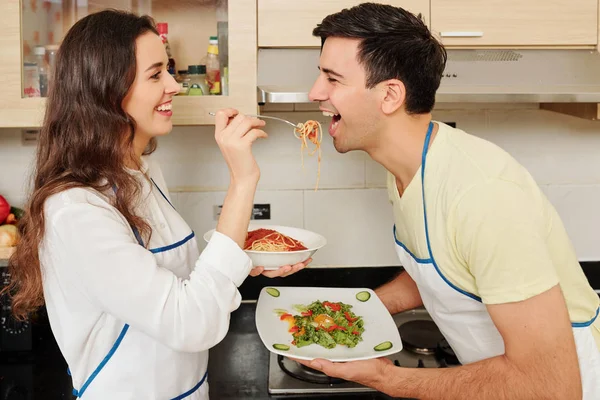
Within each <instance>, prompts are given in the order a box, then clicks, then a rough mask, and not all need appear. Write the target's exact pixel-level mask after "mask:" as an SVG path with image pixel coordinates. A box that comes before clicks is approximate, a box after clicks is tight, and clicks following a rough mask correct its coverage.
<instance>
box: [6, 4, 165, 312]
mask: <svg viewBox="0 0 600 400" xmlns="http://www.w3.org/2000/svg"><path fill="white" fill-rule="evenodd" d="M146 32H153V33H155V34H157V35H158V32H157V31H156V28H155V25H154V21H153V20H152V19H151V18H150V17H148V16H142V17H140V16H137V15H135V14H131V13H128V12H122V11H116V10H105V11H101V12H98V13H94V14H91V15H89V16H86V17H85V18H83V19H81V20H79V21H78V22H77V23H75V25H73V27H72V28H71V29H70V30H69V32H68V33H67V35H66V36H65V38H64V40H63V42H62V44H61V45H60V48H59V50H58V54H57V58H56V66H55V68H54V71H53V79H52V81H51V87H50V90H49V96H48V102H47V107H46V114H45V117H44V124H43V127H42V129H41V132H40V136H39V145H38V149H37V157H36V164H35V170H34V172H33V176H34V179H33V191H32V194H31V196H30V198H29V200H28V203H27V204H26V206H25V215H24V217H23V218H22V219H21V220H20V221H19V224H18V227H19V232H20V241H19V243H18V245H17V248H16V252H15V254H13V256H12V257H11V259H10V261H9V272H10V275H11V282H10V285H9V286H8V287H7V288H5V290H4V291H6V292H7V293H8V294H9V295H10V296H11V297H12V308H13V313H14V315H15V316H16V317H17V318H21V319H22V318H25V317H26V316H27V315H28V314H29V313H31V312H33V311H35V310H36V309H37V308H38V307H40V306H41V305H43V304H44V294H43V289H42V268H41V266H40V257H39V248H40V245H41V243H42V240H43V237H44V233H45V220H44V203H45V201H46V199H48V197H50V196H52V195H54V194H56V193H59V192H62V191H64V190H67V189H71V188H75V187H88V188H92V189H95V190H97V191H99V192H103V193H109V191H110V193H115V192H114V191H112V188H115V187H117V188H118V190H117V191H116V193H115V195H114V196H111V198H112V199H113V200H112V201H113V205H114V206H115V207H116V208H117V209H118V210H119V211H120V212H121V213H122V214H123V216H124V217H125V218H126V219H127V221H128V222H129V223H130V224H131V225H132V226H134V227H136V228H137V229H138V231H139V232H140V234H141V235H142V237H143V238H146V240H145V241H144V242H145V243H147V242H148V240H147V239H148V238H149V237H150V235H151V229H150V226H149V225H148V224H147V223H146V222H145V221H144V220H143V219H142V218H141V217H139V216H138V215H136V214H135V213H134V210H133V206H134V203H135V199H136V198H137V196H138V195H139V193H140V189H141V188H140V183H139V182H138V181H137V180H136V179H135V178H134V177H133V176H132V175H131V174H130V173H128V172H127V169H126V163H127V162H128V161H130V160H134V162H135V160H136V159H135V157H133V137H134V132H135V126H136V125H135V121H134V120H133V118H132V117H131V116H130V115H128V114H127V113H126V112H125V111H124V110H123V106H122V103H123V99H124V98H125V96H126V94H127V93H128V91H129V89H130V87H131V85H132V84H133V81H134V80H135V75H136V57H135V49H136V45H135V43H136V39H137V38H138V37H139V36H140V35H142V34H144V33H146ZM155 149H156V142H155V141H154V140H152V141H151V142H150V143H149V145H148V147H147V148H146V150H145V152H144V154H150V153H152V152H153V151H154V150H155ZM90 229H93V227H90Z"/></svg>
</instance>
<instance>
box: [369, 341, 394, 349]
mask: <svg viewBox="0 0 600 400" xmlns="http://www.w3.org/2000/svg"><path fill="white" fill-rule="evenodd" d="M391 348H392V342H383V343H379V344H378V345H377V346H375V347H373V349H375V351H384V350H388V349H391Z"/></svg>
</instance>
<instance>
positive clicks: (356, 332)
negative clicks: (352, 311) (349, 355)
mask: <svg viewBox="0 0 600 400" xmlns="http://www.w3.org/2000/svg"><path fill="white" fill-rule="evenodd" d="M352 334H353V335H360V332H359V331H352Z"/></svg>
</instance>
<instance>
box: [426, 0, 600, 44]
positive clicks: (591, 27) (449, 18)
mask: <svg viewBox="0 0 600 400" xmlns="http://www.w3.org/2000/svg"><path fill="white" fill-rule="evenodd" d="M431 27H432V29H433V31H434V32H437V33H438V34H439V35H440V36H441V38H442V41H443V43H444V45H446V46H467V47H470V46H481V47H486V46H594V45H596V44H597V41H598V0H529V1H522V0H431Z"/></svg>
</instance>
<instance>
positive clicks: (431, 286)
mask: <svg viewBox="0 0 600 400" xmlns="http://www.w3.org/2000/svg"><path fill="white" fill-rule="evenodd" d="M432 130H433V123H432V122H431V123H430V124H429V128H428V130H427V135H426V137H425V144H424V146H423V153H422V158H421V180H422V201H423V211H424V213H423V221H424V224H425V236H426V240H427V249H428V253H429V254H428V258H427V259H419V258H417V257H415V256H414V254H413V253H412V252H410V250H409V249H408V248H407V247H406V246H405V245H404V244H403V243H400V242H399V241H398V239H397V238H396V227H395V226H394V240H395V242H396V246H395V247H396V252H397V253H398V257H399V258H400V262H401V263H402V266H403V267H404V269H405V270H406V272H407V273H408V274H409V275H410V277H411V278H412V279H413V280H414V281H415V283H416V284H417V287H418V289H419V293H420V295H421V298H422V299H423V305H424V306H425V308H426V309H427V312H428V313H429V314H430V315H431V318H432V319H433V321H434V322H435V323H436V325H437V326H438V327H439V328H440V331H441V332H442V334H443V335H444V337H445V338H446V340H447V341H448V343H449V344H450V346H451V347H452V349H453V350H454V352H455V354H456V356H457V358H458V360H459V361H460V362H461V364H469V363H474V362H477V361H480V360H483V359H486V358H491V357H495V356H499V355H502V354H504V341H503V340H502V336H501V335H500V333H499V332H498V330H497V329H496V326H495V325H494V323H493V322H492V319H491V317H490V315H489V314H488V312H487V309H486V306H485V305H484V304H483V303H482V301H481V298H479V297H478V296H476V295H474V294H472V293H468V292H466V291H464V290H462V289H460V288H458V287H456V286H455V285H453V284H452V283H451V282H450V281H449V280H448V279H447V278H446V277H445V276H444V275H443V274H442V272H441V270H440V268H439V267H438V265H437V263H436V261H435V259H434V257H433V252H432V249H431V243H430V241H429V230H428V226H427V207H426V203H425V165H426V158H427V151H428V147H429V142H430V140H431V132H432ZM599 311H600V308H599V309H598V310H597V311H596V315H595V317H594V318H593V319H592V320H590V321H587V322H578V323H572V326H573V334H574V336H575V344H576V346H577V355H578V357H579V367H580V370H581V379H582V384H583V393H584V395H583V399H584V400H599V399H600V351H599V350H598V348H597V346H596V343H595V341H594V337H593V335H592V331H591V327H590V325H592V323H593V322H594V321H595V319H596V318H597V317H598V313H599Z"/></svg>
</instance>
